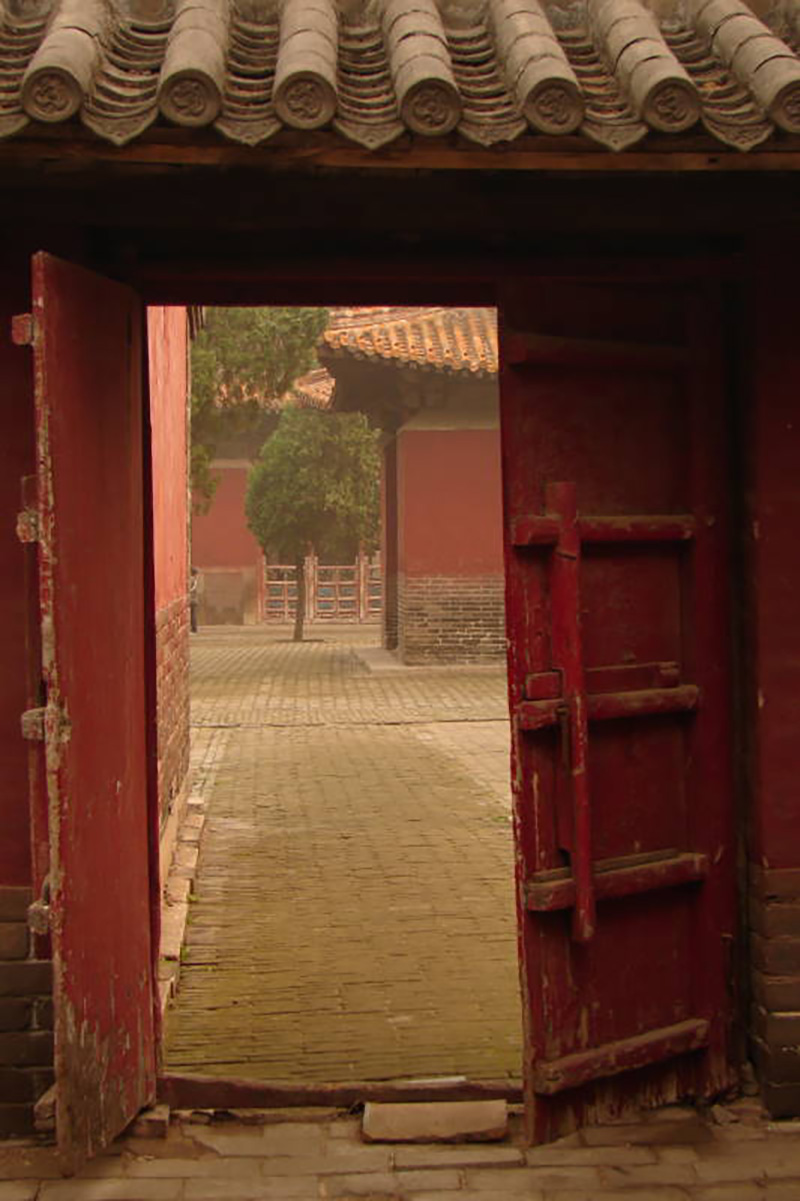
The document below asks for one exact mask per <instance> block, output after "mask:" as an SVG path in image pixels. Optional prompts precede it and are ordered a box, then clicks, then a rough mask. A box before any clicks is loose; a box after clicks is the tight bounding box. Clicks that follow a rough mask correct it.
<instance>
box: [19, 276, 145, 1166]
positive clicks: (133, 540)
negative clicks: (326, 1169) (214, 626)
mask: <svg viewBox="0 0 800 1201" xmlns="http://www.w3.org/2000/svg"><path fill="white" fill-rule="evenodd" d="M29 333H30V340H31V342H32V344H33V350H34V357H35V377H36V423H37V429H36V434H37V453H38V488H37V495H38V500H37V504H38V529H37V537H38V546H39V593H40V605H41V630H42V668H43V675H44V686H45V690H46V707H45V710H44V715H43V718H44V720H43V726H44V748H45V752H44V753H45V760H46V774H47V791H48V802H49V829H50V875H49V892H50V925H51V935H52V949H53V960H54V1000H55V1057H56V1063H55V1068H56V1086H57V1131H58V1143H59V1148H60V1152H61V1157H62V1162H63V1164H64V1168H65V1170H66V1171H74V1170H76V1169H77V1168H78V1167H79V1166H80V1164H81V1163H82V1162H83V1160H85V1159H86V1158H88V1157H89V1156H91V1155H93V1154H95V1153H96V1152H97V1151H99V1150H100V1149H101V1148H102V1147H104V1146H105V1145H106V1144H107V1143H109V1142H110V1141H111V1140H112V1139H113V1138H114V1137H115V1136H116V1135H117V1134H118V1133H119V1132H120V1131H121V1130H122V1129H124V1127H125V1126H127V1125H128V1123H129V1122H130V1121H131V1119H132V1118H133V1117H134V1116H135V1115H136V1113H137V1112H138V1110H139V1109H140V1108H141V1107H142V1106H143V1105H146V1104H148V1103H149V1102H150V1101H151V1100H152V1099H153V1096H154V1093H155V1037H154V1016H153V1014H154V1008H153V995H154V992H153V969H152V956H151V949H152V948H151V932H150V904H149V898H150V880H149V872H150V866H149V859H148V784H147V780H148V775H147V763H146V738H145V728H146V713H145V572H144V535H143V531H144V517H143V512H144V508H143V480H142V441H143V430H142V424H143V423H142V387H143V385H142V373H141V338H142V306H141V304H140V301H139V298H138V297H137V296H136V295H135V293H133V292H131V291H130V290H129V289H128V288H125V287H122V286H120V285H119V284H116V283H112V282H111V281H109V280H107V279H103V278H101V277H100V276H97V275H95V274H93V273H91V272H89V271H86V270H84V269H82V268H79V267H76V266H73V265H72V264H70V263H66V262H62V261H60V260H58V259H55V258H52V257H51V256H50V255H47V254H38V255H36V257H35V259H34V261H33V315H32V321H31V322H30V330H29Z"/></svg>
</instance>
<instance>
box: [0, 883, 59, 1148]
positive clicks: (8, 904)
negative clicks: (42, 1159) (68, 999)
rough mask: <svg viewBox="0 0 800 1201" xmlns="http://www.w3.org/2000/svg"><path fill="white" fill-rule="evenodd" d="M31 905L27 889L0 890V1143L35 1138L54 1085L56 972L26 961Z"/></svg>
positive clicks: (40, 963)
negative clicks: (37, 1119)
mask: <svg viewBox="0 0 800 1201" xmlns="http://www.w3.org/2000/svg"><path fill="white" fill-rule="evenodd" d="M30 902H31V893H30V890H29V889H27V888H0V1138H11V1137H16V1136H20V1135H26V1134H31V1133H32V1132H33V1128H34V1126H33V1106H34V1103H35V1102H36V1101H37V1100H38V1099H39V1097H41V1096H42V1094H43V1093H45V1092H47V1090H48V1088H50V1085H51V1084H52V1083H53V1000H52V967H51V965H50V963H48V962H47V961H45V960H41V959H30V958H29V957H28V956H29V952H30V949H31V948H30V941H31V940H30V937H29V934H28V927H27V912H28V905H29V904H30Z"/></svg>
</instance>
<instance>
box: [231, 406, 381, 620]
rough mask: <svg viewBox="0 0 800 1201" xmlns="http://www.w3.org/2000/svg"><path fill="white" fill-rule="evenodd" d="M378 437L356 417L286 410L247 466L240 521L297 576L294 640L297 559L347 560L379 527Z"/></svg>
mask: <svg viewBox="0 0 800 1201" xmlns="http://www.w3.org/2000/svg"><path fill="white" fill-rule="evenodd" d="M377 439H378V435H377V432H376V431H375V430H371V429H370V427H369V424H368V422H367V419H366V417H365V416H364V415H363V414H362V413H326V412H322V411H320V410H318V409H286V410H285V411H284V412H283V413H281V415H280V418H279V419H278V424H277V427H276V429H275V432H274V433H273V434H272V436H271V437H270V438H269V439H268V440H267V441H266V442H265V443H264V445H263V447H262V448H261V454H260V456H259V458H258V459H257V461H256V462H255V463H254V464H253V467H252V469H251V472H250V478H249V481H248V486H247V499H246V502H245V512H246V514H247V523H248V525H249V526H250V529H251V530H252V531H253V533H254V534H255V536H256V538H257V539H258V541H259V543H260V545H261V547H262V549H263V551H264V553H265V554H266V555H267V556H273V557H274V556H277V557H278V558H279V559H281V560H282V561H283V562H285V563H293V564H294V565H295V568H296V571H297V610H296V617H295V628H294V640H295V642H300V641H302V638H303V623H304V621H305V610H306V594H305V577H304V571H303V567H304V561H305V557H306V554H307V553H308V551H309V548H311V547H313V548H314V550H315V551H316V552H317V554H320V555H323V556H326V557H329V558H333V559H334V560H336V559H338V560H339V562H342V561H344V562H347V561H348V560H352V558H353V557H354V556H355V555H356V553H357V552H358V550H359V548H363V549H364V550H365V551H371V550H373V549H374V547H375V545H376V542H377V538H378V528H379V512H380V482H379V481H380V457H379V453H378V441H377Z"/></svg>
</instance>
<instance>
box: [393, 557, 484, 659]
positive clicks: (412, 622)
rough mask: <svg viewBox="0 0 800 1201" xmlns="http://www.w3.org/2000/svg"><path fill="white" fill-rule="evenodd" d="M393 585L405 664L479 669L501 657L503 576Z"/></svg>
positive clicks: (409, 579)
mask: <svg viewBox="0 0 800 1201" xmlns="http://www.w3.org/2000/svg"><path fill="white" fill-rule="evenodd" d="M397 584H398V587H397V622H398V645H399V648H400V657H401V659H402V660H403V662H404V663H481V662H491V661H497V660H498V659H500V658H502V656H503V655H504V654H505V604H504V579H503V576H502V575H485V576H406V575H399V576H398V580H397Z"/></svg>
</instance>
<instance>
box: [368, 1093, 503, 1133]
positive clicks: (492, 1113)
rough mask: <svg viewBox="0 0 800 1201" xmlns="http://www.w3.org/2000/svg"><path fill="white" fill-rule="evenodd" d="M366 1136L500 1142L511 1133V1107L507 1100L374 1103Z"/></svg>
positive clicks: (369, 1110) (370, 1104) (369, 1103)
mask: <svg viewBox="0 0 800 1201" xmlns="http://www.w3.org/2000/svg"><path fill="white" fill-rule="evenodd" d="M362 1133H363V1136H364V1139H365V1140H366V1142H368V1143H453V1142H499V1141H500V1140H501V1139H504V1138H505V1137H506V1135H507V1133H508V1106H507V1104H506V1102H505V1101H430V1102H428V1101H421V1102H415V1103H405V1104H386V1103H382V1102H374V1101H370V1102H368V1103H367V1104H366V1105H365V1107H364V1121H363V1124H362Z"/></svg>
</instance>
